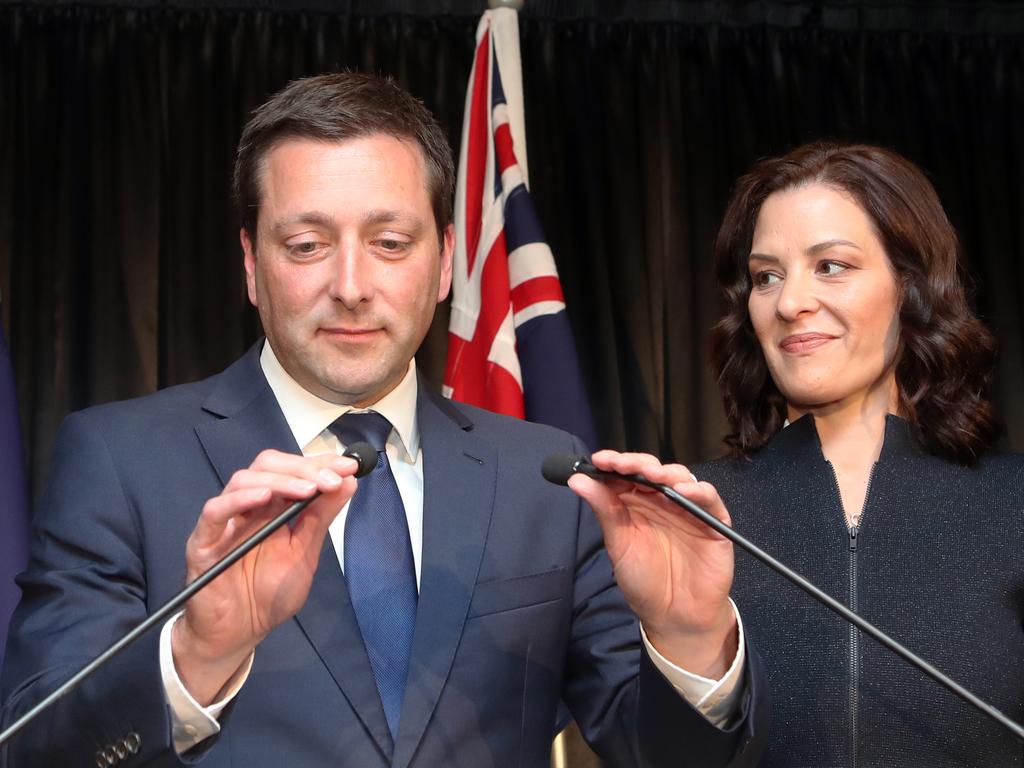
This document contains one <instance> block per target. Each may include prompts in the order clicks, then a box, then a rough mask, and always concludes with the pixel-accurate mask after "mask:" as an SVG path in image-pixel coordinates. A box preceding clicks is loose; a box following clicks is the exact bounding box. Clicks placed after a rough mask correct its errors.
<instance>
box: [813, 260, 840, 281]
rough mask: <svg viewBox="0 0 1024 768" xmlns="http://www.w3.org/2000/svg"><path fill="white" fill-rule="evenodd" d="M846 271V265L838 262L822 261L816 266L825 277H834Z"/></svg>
mask: <svg viewBox="0 0 1024 768" xmlns="http://www.w3.org/2000/svg"><path fill="white" fill-rule="evenodd" d="M845 269H846V265H845V264H843V263H842V262H839V261H823V262H821V264H819V265H818V271H819V272H821V273H822V274H823V275H825V276H826V277H834V276H835V275H838V274H839V273H840V272H843V271H844V270H845Z"/></svg>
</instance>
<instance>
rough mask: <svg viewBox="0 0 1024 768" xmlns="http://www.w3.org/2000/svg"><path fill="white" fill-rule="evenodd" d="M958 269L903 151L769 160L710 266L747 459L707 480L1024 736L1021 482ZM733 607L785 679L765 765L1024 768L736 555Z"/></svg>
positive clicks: (648, 460)
mask: <svg viewBox="0 0 1024 768" xmlns="http://www.w3.org/2000/svg"><path fill="white" fill-rule="evenodd" d="M958 250H959V246H958V242H957V238H956V234H955V232H954V231H953V228H952V226H951V225H950V223H949V221H948V219H947V218H946V215H945V213H944V212H943V210H942V206H941V204H940V203H939V200H938V197H937V195H936V194H935V191H934V189H933V188H932V186H931V184H930V183H929V182H928V181H927V179H926V178H925V177H924V175H923V174H922V173H921V171H920V170H919V169H917V168H916V167H915V166H914V165H913V164H911V163H910V162H908V161H907V160H906V159H904V158H902V157H900V156H898V155H896V154H894V153H892V152H889V151H886V150H883V149H880V148H877V147H871V146H864V145H844V146H839V145H830V144H813V145H808V146H805V147H801V148H799V149H797V150H794V151H793V152H791V153H789V154H788V155H786V156H785V157H781V158H773V159H769V160H765V161H762V162H760V163H758V164H757V165H756V166H755V167H754V168H753V169H752V170H751V171H750V172H749V173H748V174H747V175H745V176H744V177H742V178H741V179H740V180H739V182H738V184H737V187H736V189H735V191H734V194H733V197H732V200H731V202H730V203H729V206H728V209H727V211H726V214H725V218H724V221H723V224H722V228H721V230H720V232H719V236H718V239H717V242H716V246H715V263H716V271H717V278H718V282H719V285H720V287H721V288H722V290H723V292H724V294H725V299H726V304H727V311H726V314H725V316H724V317H723V318H722V320H721V321H720V322H719V323H718V325H717V326H716V328H715V329H714V332H713V337H712V357H713V363H714V366H715V370H716V373H717V375H718V380H719V383H720V385H721V387H722V391H723V397H724V401H725V407H726V413H727V415H728V418H729V421H730V424H731V426H732V430H733V431H732V434H730V435H729V437H728V438H727V442H728V444H729V446H730V448H731V449H732V456H731V457H729V458H726V459H721V460H718V461H714V462H710V463H707V464H703V465H698V466H696V467H693V472H694V473H695V475H696V476H697V477H699V478H700V479H701V480H702V481H707V482H709V483H710V484H711V485H713V486H714V487H715V488H716V489H717V491H718V493H719V494H720V495H721V499H722V500H723V501H724V503H725V506H726V507H728V510H729V513H730V515H731V518H732V524H733V525H734V526H735V528H736V529H737V530H738V531H740V532H742V533H744V534H745V535H747V536H748V537H749V538H750V539H752V540H753V541H754V542H755V543H757V544H759V545H760V546H762V547H763V548H764V549H766V550H767V551H768V552H770V553H772V554H774V555H776V556H777V557H779V558H780V559H781V560H782V561H783V562H785V563H787V564H788V565H790V566H791V567H793V568H794V569H796V570H797V571H798V572H801V573H802V574H804V575H805V576H807V577H808V578H810V579H811V580H812V581H813V582H815V583H816V584H817V585H818V586H819V587H821V588H823V589H824V590H825V591H827V592H828V593H830V594H831V595H833V596H834V597H836V598H837V599H839V600H841V601H842V602H844V603H846V604H847V605H848V606H849V607H850V608H852V609H853V610H855V611H857V612H858V613H860V614H861V615H862V616H864V617H865V618H866V619H868V620H869V621H871V622H872V623H874V624H875V625H876V626H878V627H880V628H881V629H882V630H883V631H886V632H888V633H889V634H890V635H892V636H893V637H895V638H896V639H897V640H900V641H901V642H903V643H904V644H905V645H907V646H908V647H909V648H910V649H911V650H913V651H915V652H917V653H918V654H919V655H921V656H923V657H924V658H926V659H927V660H929V661H931V662H932V663H933V664H935V665H936V666H937V667H938V668H939V669H941V670H942V671H944V672H946V673H947V674H948V675H950V676H951V677H952V678H953V679H955V680H957V681H958V682H960V683H961V684H963V685H965V686H967V687H968V688H969V689H971V690H972V691H973V692H975V693H977V694H978V695H980V696H981V697H982V698H983V699H986V700H987V701H989V702H990V703H992V704H994V705H995V706H996V707H997V708H999V709H1001V710H1002V711H1003V712H1004V713H1006V714H1007V715H1009V716H1010V717H1011V718H1013V719H1014V720H1017V721H1021V720H1022V719H1024V637H1022V616H1024V561H1022V558H1021V545H1022V543H1024V515H1022V510H1024V461H1022V458H1021V457H1020V456H1017V455H1008V454H999V453H995V452H993V450H992V446H993V442H994V439H995V436H996V423H995V419H994V417H993V413H992V409H991V406H990V405H989V403H988V401H987V400H986V399H985V390H986V387H987V384H988V382H989V379H990V375H991V371H992V367H993V360H994V354H995V352H994V342H993V339H992V337H991V335H990V334H989V333H988V332H987V331H986V330H985V328H984V327H983V326H982V325H981V323H980V322H979V321H978V320H977V318H975V317H974V315H973V314H972V313H971V311H970V309H969V307H968V305H967V301H966V298H965V293H964V288H963V284H962V282H961V280H960V277H959V274H958V263H957V262H958ZM594 461H595V463H596V464H599V466H602V467H605V468H615V469H618V470H620V471H627V472H629V471H638V470H640V469H644V471H645V472H646V471H648V470H647V469H646V468H648V467H650V466H651V465H652V464H653V463H655V462H656V460H655V459H653V458H652V457H644V456H637V455H629V454H626V455H623V454H613V453H611V452H608V453H605V452H602V453H600V454H596V455H595V457H594ZM670 472H671V473H672V480H673V481H675V482H678V483H680V487H681V488H682V487H685V484H686V483H688V482H693V480H692V476H691V475H690V471H689V470H688V469H687V468H685V467H680V466H672V467H670ZM574 482H575V481H574ZM709 493H712V494H713V491H709ZM691 495H692V494H691ZM647 498H648V499H650V501H649V503H650V504H651V505H657V504H660V503H661V502H659V501H657V500H656V499H655V497H651V496H648V497H647ZM715 501H717V499H715ZM680 514H682V513H680ZM624 524H628V523H624ZM709 535H712V534H709ZM733 596H734V597H735V600H736V602H737V604H738V605H739V608H740V611H741V613H742V616H743V624H744V631H745V632H747V633H749V635H750V636H751V637H752V638H753V639H754V645H755V646H756V647H757V648H758V650H759V651H760V654H761V656H762V659H763V661H764V664H765V667H766V669H767V674H768V678H769V684H770V691H769V698H770V700H771V723H772V724H771V730H770V733H769V746H768V749H767V752H766V754H765V757H764V761H763V764H764V765H767V766H793V767H801V768H803V767H806V768H831V767H833V766H835V767H836V768H839V767H840V766H842V767H844V768H846V767H850V768H853V767H857V768H868V767H872V768H873V767H874V766H879V767H880V768H881V767H882V766H884V767H885V768H890V767H891V766H929V767H930V768H931V767H933V766H986V767H989V766H1018V765H1022V764H1024V759H1022V756H1024V748H1022V745H1021V743H1020V742H1019V741H1017V740H1016V739H1015V738H1014V737H1013V736H1012V735H1010V734H1009V732H1007V731H1006V730H1004V729H1003V728H1002V727H1001V726H999V725H998V724H997V723H995V722H994V721H992V720H990V719H989V718H988V717H986V716H985V715H982V714H981V713H979V712H978V711H976V710H975V709H973V708H971V707H970V706H969V705H967V704H965V703H964V702H963V701H961V700H960V699H958V698H956V697H955V696H954V695H953V694H951V693H949V692H948V691H947V690H946V689H944V688H941V687H939V686H938V685H937V684H935V683H933V682H932V681H931V680H930V679H928V678H926V677H925V676H924V675H923V674H922V673H920V672H919V671H917V670H916V669H914V668H912V667H910V666H909V665H907V664H906V663H905V662H904V661H903V660H902V659H899V658H897V657H896V656H895V655H893V654H892V653H891V652H890V651H888V650H886V649H884V648H882V647H881V646H879V645H878V644H876V643H875V642H874V641H872V640H870V639H869V638H866V637H864V636H862V635H860V633H859V632H858V631H857V630H855V629H852V628H851V627H849V626H848V625H846V624H845V623H844V622H842V621H841V620H840V619H839V618H838V617H836V616H835V615H833V614H831V613H829V612H828V611H826V610H825V609H824V608H823V607H821V606H820V605H818V604H817V603H815V602H814V601H813V600H812V599H811V598H810V597H808V596H807V595H805V594H804V593H803V592H801V591H798V590H797V589H796V588H794V587H792V586H791V585H790V584H789V583H788V582H786V581H784V580H783V579H782V578H781V577H779V576H777V575H775V574H774V573H773V572H771V571H768V570H767V569H766V568H764V567H763V566H762V565H761V564H760V563H756V562H754V561H753V560H752V559H751V558H748V557H746V556H744V555H741V556H740V557H739V558H737V562H736V571H735V579H734V583H733Z"/></svg>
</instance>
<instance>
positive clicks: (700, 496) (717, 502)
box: [672, 481, 732, 538]
mask: <svg viewBox="0 0 1024 768" xmlns="http://www.w3.org/2000/svg"><path fill="white" fill-rule="evenodd" d="M672 489H673V490H674V491H676V493H678V494H679V495H681V496H684V497H685V498H687V499H688V500H690V501H692V502H693V503H694V504H696V505H697V506H699V507H700V508H701V509H703V510H704V511H705V512H707V513H708V514H710V515H711V516H713V517H715V518H717V519H718V520H720V521H721V522H723V523H725V524H726V525H728V526H730V527H731V526H732V518H731V517H730V515H729V510H728V509H727V508H726V506H725V502H723V501H722V497H721V496H719V495H718V491H717V489H716V488H715V487H714V486H713V485H712V484H711V483H707V482H703V481H700V482H696V483H691V482H682V483H677V484H676V485H674V486H672ZM679 512H680V513H685V514H687V515H690V516H691V517H692V518H693V520H694V522H695V523H697V524H698V525H699V526H700V527H701V528H702V529H704V530H705V531H707V533H708V534H709V535H713V536H715V537H717V538H725V537H724V536H722V535H721V534H720V533H718V532H717V531H715V530H714V529H713V528H711V527H710V526H708V525H707V524H706V523H704V522H703V521H701V520H699V519H698V518H697V517H696V516H695V515H692V514H691V513H690V512H688V511H685V510H681V509H680V510H679Z"/></svg>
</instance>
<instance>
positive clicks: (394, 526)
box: [329, 413, 417, 738]
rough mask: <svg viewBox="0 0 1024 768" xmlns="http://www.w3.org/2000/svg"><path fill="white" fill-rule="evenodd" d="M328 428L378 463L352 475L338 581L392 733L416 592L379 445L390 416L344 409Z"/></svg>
mask: <svg viewBox="0 0 1024 768" xmlns="http://www.w3.org/2000/svg"><path fill="white" fill-rule="evenodd" d="M329 429H330V430H331V432H333V433H334V434H335V435H337V436H338V439H340V440H341V442H342V443H344V444H345V445H351V444H352V443H355V442H359V441H360V440H364V441H366V442H368V443H370V444H371V445H372V446H373V447H374V448H376V449H377V466H376V467H374V469H373V471H372V472H370V474H368V475H367V476H366V477H364V478H362V479H361V480H360V481H359V488H358V490H356V495H355V496H354V497H353V498H352V501H351V502H350V504H349V508H348V516H347V518H346V519H345V581H346V582H348V591H349V595H350V597H351V598H352V607H353V608H354V609H355V613H356V619H357V621H358V622H359V630H360V631H361V632H362V635H363V643H364V644H365V645H366V652H367V654H368V655H369V657H370V666H371V667H372V668H373V676H374V678H375V679H376V681H377V690H378V691H379V692H380V700H381V703H382V704H383V705H384V714H385V715H386V716H387V719H388V727H389V728H390V729H391V736H392V738H397V736H398V719H399V716H400V715H401V712H402V697H403V696H404V695H405V679H406V677H407V676H408V673H409V651H410V649H411V648H412V633H413V629H414V628H415V626H416V601H417V592H416V570H415V566H414V565H413V559H412V545H411V543H410V541H409V525H408V522H407V520H406V517H405V507H404V506H403V504H402V497H401V496H400V495H399V493H398V485H397V484H396V483H395V476H394V475H393V474H392V472H391V465H390V464H389V463H388V455H387V453H386V451H385V444H386V441H387V437H388V434H390V432H391V422H389V421H388V420H387V419H385V418H384V417H383V416H381V415H380V414H379V413H346V414H344V415H343V416H342V417H341V418H339V419H338V420H337V421H335V422H334V423H333V424H331V426H330V427H329Z"/></svg>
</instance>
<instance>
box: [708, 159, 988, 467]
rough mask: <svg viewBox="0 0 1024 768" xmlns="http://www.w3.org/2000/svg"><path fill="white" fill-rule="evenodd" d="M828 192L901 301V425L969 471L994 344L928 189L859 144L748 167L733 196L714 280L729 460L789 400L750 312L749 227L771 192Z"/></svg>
mask: <svg viewBox="0 0 1024 768" xmlns="http://www.w3.org/2000/svg"><path fill="white" fill-rule="evenodd" d="M807 184H825V185H827V186H829V187H832V188H833V189H836V190H839V191H840V192H843V193H845V194H847V195H849V196H850V197H852V198H853V199H854V200H855V201H856V202H857V204H858V205H859V206H860V207H861V209H862V210H863V211H864V212H865V213H866V214H867V216H868V218H869V219H870V220H871V223H872V226H873V227H874V231H875V234H876V235H877V236H878V239H879V240H880V242H881V244H882V247H883V248H884V250H885V253H886V255H887V256H888V258H889V262H890V263H891V265H892V269H893V272H894V273H895V275H896V282H897V288H898V291H899V297H900V304H899V323H900V339H899V346H898V348H897V352H896V385H897V388H898V390H899V408H900V413H901V415H903V416H905V417H906V418H907V419H908V420H909V421H910V422H911V423H913V424H915V425H916V426H917V428H918V429H917V430H916V431H917V433H918V435H919V437H920V440H921V442H922V444H923V446H924V447H925V449H926V450H928V451H929V452H930V453H934V454H936V455H939V456H943V457H944V458H947V459H950V460H952V461H955V462H957V463H960V464H964V465H972V464H974V463H976V462H977V460H978V458H979V457H980V456H981V454H982V453H984V452H985V451H986V450H987V449H988V448H989V447H991V445H992V443H993V442H994V440H995V438H996V436H997V432H998V429H997V425H996V420H995V416H994V414H993V411H992V406H991V404H990V403H989V402H988V400H987V396H986V394H987V393H986V390H987V388H988V384H989V381H990V379H991V376H992V369H993V366H994V364H995V341H994V339H993V337H992V335H991V334H990V333H989V332H988V330H987V329H986V328H985V326H984V325H982V323H981V322H980V321H979V320H978V319H977V318H976V317H975V316H974V314H973V313H972V312H971V310H970V308H969V306H968V304H967V298H966V293H965V290H964V283H963V280H962V278H961V274H960V269H961V267H960V261H959V255H960V244H959V240H958V239H957V236H956V232H955V231H954V229H953V226H952V224H950V222H949V219H948V218H947V217H946V213H945V211H943V209H942V204H941V203H940V202H939V197H938V195H937V194H936V193H935V189H934V188H933V187H932V185H931V183H930V182H929V181H928V179H927V178H926V177H925V175H924V174H923V173H922V172H921V171H920V169H918V168H917V166H915V165H914V164H913V163H911V162H910V161H909V160H907V159H905V158H903V157H901V156H900V155H897V154H896V153H894V152H891V151H888V150H885V149H882V148H879V147H873V146H868V145H864V144H848V145H841V144H828V143H814V144H808V145H805V146H803V147H799V148H798V149H795V150H793V151H792V152H790V153H789V154H787V155H785V156H784V157H776V158H770V159H767V160H762V161H761V162H759V163H757V164H756V165H755V166H754V167H753V168H752V169H751V170H750V172H749V173H747V174H746V175H745V176H743V177H742V178H740V180H739V181H738V182H737V184H736V187H735V189H734V190H733V195H732V199H731V200H730V201H729V205H728V207H727V209H726V212H725V217H724V219H723V221H722V226H721V229H720V230H719V232H718V238H717V240H716V242H715V272H716V276H717V279H718V285H719V288H721V290H722V292H723V294H724V296H725V302H726V312H725V315H724V316H723V317H722V319H721V320H720V321H719V322H718V324H717V325H716V326H715V328H714V330H713V331H712V334H711V358H712V365H713V367H714V369H715V373H716V374H717V377H718V382H719V385H720V386H721V388H722V397H723V400H724V402H725V410H726V415H727V417H728V419H729V423H730V425H731V427H732V430H733V432H732V434H730V435H729V436H728V437H727V438H726V442H727V443H728V444H729V445H730V446H731V447H732V449H733V452H734V453H735V454H737V455H746V454H749V453H751V452H753V451H756V450H757V449H758V448H760V447H761V446H763V445H764V444H765V443H766V442H767V441H768V440H769V439H770V438H771V436H772V435H774V434H775V433H776V432H778V431H779V429H781V428H782V424H783V421H784V419H785V418H786V400H785V398H784V397H783V395H782V393H781V392H779V390H778V389H777V388H776V386H775V383H774V382H773V381H772V378H771V375H770V374H769V371H768V366H767V363H766V362H765V358H764V353H763V352H762V351H761V346H760V344H759V343H758V341H757V337H756V336H755V335H754V329H753V326H752V325H751V322H750V315H749V312H748V309H747V300H748V298H749V297H750V290H751V281H750V274H749V271H748V261H749V258H750V248H751V243H752V240H753V235H754V228H755V226H756V224H757V217H758V214H759V213H760V210H761V206H762V204H763V203H764V201H765V199H766V198H767V197H768V196H769V195H771V194H772V193H774V192H779V191H781V190H786V189H793V188H797V187H801V186H804V185H807Z"/></svg>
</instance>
